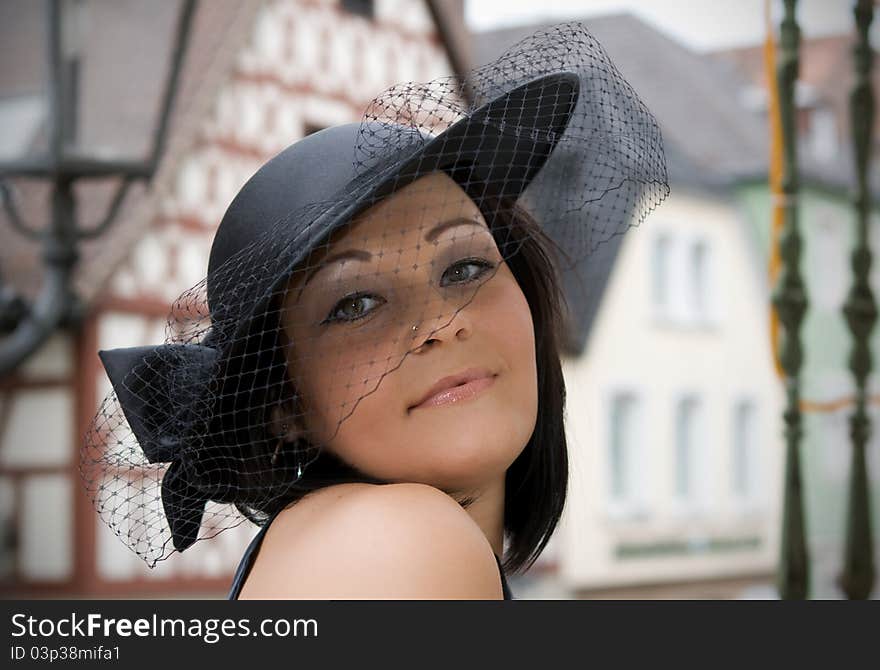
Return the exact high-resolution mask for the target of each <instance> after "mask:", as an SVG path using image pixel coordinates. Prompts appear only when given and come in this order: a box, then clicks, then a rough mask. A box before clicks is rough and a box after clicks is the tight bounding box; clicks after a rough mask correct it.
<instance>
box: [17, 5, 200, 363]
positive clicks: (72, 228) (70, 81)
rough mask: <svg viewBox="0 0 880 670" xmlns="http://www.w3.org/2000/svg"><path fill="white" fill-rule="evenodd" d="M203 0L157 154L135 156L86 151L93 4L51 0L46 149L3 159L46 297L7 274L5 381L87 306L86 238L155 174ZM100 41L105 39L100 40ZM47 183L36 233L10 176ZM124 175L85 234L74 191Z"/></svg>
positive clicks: (166, 108)
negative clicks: (78, 292) (85, 82)
mask: <svg viewBox="0 0 880 670" xmlns="http://www.w3.org/2000/svg"><path fill="white" fill-rule="evenodd" d="M196 1H197V0H182V1H181V2H180V4H179V8H178V13H177V16H176V27H175V34H174V39H173V42H172V47H171V48H172V50H171V54H170V58H169V65H168V72H167V77H166V79H165V81H164V86H163V91H162V94H161V103H160V106H159V111H158V120H157V122H156V124H155V128H154V131H153V132H154V135H153V138H152V142H151V147H150V150H149V151H148V152H147V153H146V155H145V156H143V157H141V158H136V159H129V158H125V157H120V156H110V157H108V156H106V155H102V153H103V154H106V152H102V151H98V150H94V151H89V149H88V147H86V148H83V146H81V145H82V142H81V141H80V139H79V138H78V137H77V132H78V127H79V125H80V119H79V115H80V107H81V105H80V99H79V98H80V86H79V83H80V66H81V60H80V53H81V51H82V50H83V49H84V48H85V46H86V42H85V34H84V33H85V26H86V23H87V19H88V17H87V10H89V9H94V8H91V7H88V6H87V3H86V0H47V2H46V23H47V32H46V34H47V41H48V45H47V46H48V48H47V55H48V59H47V61H48V78H47V79H48V80H47V93H48V96H47V98H48V99H47V111H48V113H47V116H46V137H47V140H48V141H47V147H46V151H44V152H41V153H40V154H39V155H37V156H34V157H27V158H16V159H14V160H8V161H5V160H0V200H2V206H3V208H4V210H5V212H6V216H7V218H8V220H9V222H10V224H11V226H12V227H13V229H15V230H16V231H18V232H19V233H21V234H23V235H25V236H27V237H29V238H31V239H34V240H38V241H39V242H40V243H41V245H42V252H43V253H42V259H43V266H44V273H43V284H42V287H41V289H40V294H39V295H38V297H37V298H36V300H35V301H34V302H33V304H30V305H28V304H27V303H25V301H24V300H23V299H22V298H21V297H20V296H18V295H16V294H15V293H14V292H13V291H12V290H11V287H9V286H4V285H3V284H2V275H0V338H2V339H0V377H3V376H5V375H7V374H9V373H10V372H12V371H13V370H15V369H16V368H17V367H18V366H19V365H20V364H21V363H22V362H23V361H24V360H25V359H26V358H27V357H29V356H30V355H32V354H33V353H34V352H36V351H37V350H38V349H39V348H40V346H41V345H42V344H43V343H44V342H45V341H46V340H47V339H48V338H49V336H50V335H52V333H53V332H55V330H56V329H58V328H59V327H61V326H64V325H66V324H69V323H75V322H76V321H77V319H78V317H79V312H80V311H81V306H80V304H79V301H78V300H77V297H76V296H75V294H74V292H73V288H72V275H73V270H74V267H75V266H76V263H77V261H78V258H79V252H78V246H79V243H80V242H81V241H82V240H85V239H91V238H95V237H98V236H99V235H101V234H102V233H104V232H105V231H106V229H107V228H108V227H109V226H110V225H111V224H112V223H113V222H114V221H115V220H116V218H117V214H118V213H119V210H120V206H121V205H122V203H123V201H124V200H125V196H126V194H127V192H128V190H129V187H130V186H131V185H132V183H134V182H135V181H139V180H141V181H149V180H150V179H151V178H152V176H153V175H154V174H155V171H156V167H157V165H158V162H159V159H160V158H161V155H162V152H163V149H164V147H165V142H166V138H167V131H168V120H169V116H170V112H171V109H172V107H173V103H174V98H175V95H176V93H177V89H178V83H179V78H180V71H181V66H182V64H183V60H184V55H185V52H186V47H187V43H188V38H189V34H190V27H191V25H192V19H193V15H194V13H195V8H196ZM98 39H101V37H100V36H98ZM14 177H26V178H37V179H45V180H47V181H48V182H49V183H50V184H51V188H52V196H51V198H52V200H51V213H50V219H49V222H48V225H45V226H42V227H40V228H35V227H33V226H31V225H29V224H28V223H27V222H25V221H24V220H23V218H22V216H21V215H20V212H19V208H18V207H17V205H16V202H15V197H14V194H13V191H12V188H11V186H10V184H9V182H8V180H9V179H10V178H14ZM107 177H115V178H118V179H119V180H120V181H119V184H118V186H117V188H116V192H115V194H114V196H113V198H112V199H111V201H110V204H109V206H108V208H107V211H106V213H105V215H104V217H103V218H102V220H101V221H100V222H99V223H98V224H97V225H95V226H93V227H91V228H89V229H84V228H82V227H80V225H79V224H78V219H77V207H76V206H77V198H76V194H75V193H74V190H73V186H74V184H75V183H76V182H77V181H78V180H82V179H101V178H107Z"/></svg>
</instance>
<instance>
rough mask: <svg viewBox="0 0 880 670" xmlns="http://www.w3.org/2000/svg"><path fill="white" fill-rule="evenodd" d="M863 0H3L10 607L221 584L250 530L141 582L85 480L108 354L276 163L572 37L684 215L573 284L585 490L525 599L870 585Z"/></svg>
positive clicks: (872, 204) (658, 222)
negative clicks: (236, 200) (562, 25)
mask: <svg viewBox="0 0 880 670" xmlns="http://www.w3.org/2000/svg"><path fill="white" fill-rule="evenodd" d="M856 7H857V5H856V3H855V2H852V1H849V0H801V1H800V2H798V3H793V2H785V3H783V2H782V0H770V1H767V2H765V0H741V1H740V2H730V3H719V2H714V1H712V0H687V1H685V0H640V1H638V2H636V1H635V0H632V1H624V0H617V1H614V0H580V1H571V2H563V1H558V2H550V1H545V2H541V3H534V2H528V1H527V0H504V1H503V2H498V1H495V0H483V1H479V0H467V1H464V0H372V1H370V0H249V1H247V2H240V1H238V0H211V1H210V2H207V1H202V2H197V3H196V2H188V1H186V0H160V1H158V2H146V1H145V0H112V1H111V0H57V1H52V0H50V1H47V2H44V1H42V0H0V185H2V190H0V196H2V203H3V210H2V212H0V592H2V594H3V595H4V596H5V597H12V596H17V597H96V596H98V597H122V598H129V597H223V596H225V594H226V591H227V589H228V587H229V584H230V581H231V577H232V573H233V571H234V569H235V567H236V565H237V563H238V561H239V559H240V557H241V554H242V552H243V550H244V548H245V546H246V545H247V543H248V542H249V540H250V538H251V537H252V536H253V535H254V534H255V532H256V530H257V529H256V527H254V526H251V525H249V524H245V525H242V526H239V527H237V528H235V529H233V530H229V531H226V532H224V533H223V534H221V535H220V536H218V537H217V538H215V539H213V540H209V541H205V542H199V543H197V544H196V545H194V546H193V547H192V548H190V549H189V550H187V551H186V552H185V553H183V554H175V555H173V556H172V558H170V559H169V560H167V561H164V562H163V563H160V564H159V566H158V567H157V568H156V569H154V570H149V569H147V568H146V567H145V565H144V564H143V562H142V561H141V559H139V558H138V557H137V556H136V555H135V554H133V553H132V552H131V551H130V550H129V549H128V548H127V547H126V546H125V545H124V544H123V543H122V542H120V541H119V540H118V539H117V538H116V537H115V536H114V535H113V534H112V532H111V531H109V530H108V529H107V528H106V527H105V526H104V525H103V523H102V522H100V521H99V520H98V517H97V514H96V512H95V510H94V508H93V507H92V505H91V503H90V501H89V500H88V499H87V498H86V496H85V494H84V492H83V491H82V487H81V483H80V478H79V472H78V454H77V452H78V449H79V446H80V444H81V436H82V435H83V433H84V432H85V430H86V428H87V426H88V423H89V421H90V419H91V418H92V416H93V415H94V413H95V411H96V410H97V407H98V404H99V403H100V401H101V399H102V398H103V397H104V396H105V395H106V394H107V393H108V392H109V390H110V387H109V382H108V381H107V379H106V376H105V375H104V372H103V368H102V367H101V365H100V362H99V360H98V357H97V354H96V352H97V351H98V350H99V349H110V348H114V347H123V346H135V345H141V344H150V343H158V342H162V341H164V340H165V335H166V334H165V323H166V318H167V317H168V315H169V311H170V309H171V308H172V303H173V301H174V299H175V298H177V296H178V295H179V294H180V293H182V292H183V291H184V290H186V289H187V288H189V287H191V286H193V285H195V284H196V283H197V282H198V281H199V280H200V279H201V278H202V277H203V276H204V274H205V270H206V268H207V259H208V253H209V250H210V245H211V240H212V237H213V233H214V230H215V228H216V225H217V224H218V223H219V221H220V218H221V217H222V214H223V212H224V211H225V209H226V207H227V205H228V204H229V202H230V201H231V200H232V198H233V196H234V195H235V193H236V192H237V191H238V189H239V188H240V187H241V185H242V184H243V183H244V182H245V181H246V180H247V179H248V177H250V175H251V174H253V172H254V171H255V170H256V169H257V168H258V167H259V166H260V165H261V164H262V163H263V162H264V161H265V160H266V159H268V158H269V157H271V156H272V155H273V154H275V153H276V152H278V151H280V150H281V149H283V148H284V147H286V146H288V145H289V144H291V143H292V142H294V141H295V140H297V139H299V138H301V137H303V136H305V135H307V134H309V133H312V132H315V131H317V130H320V129H321V128H324V127H327V126H331V125H336V124H340V123H346V122H351V121H358V120H360V118H361V114H362V112H363V111H364V109H365V108H366V106H367V105H368V103H369V102H370V100H371V99H372V98H373V97H374V96H375V95H377V94H378V93H379V92H380V91H381V90H383V89H384V88H386V87H388V86H390V85H392V84H394V83H397V82H400V81H406V80H416V81H427V80H430V79H433V78H436V77H442V76H449V75H456V74H462V73H464V72H466V71H467V70H468V69H470V68H471V67H474V66H477V65H480V64H483V63H485V62H487V61H490V60H492V59H494V58H496V57H498V56H499V55H500V54H501V53H503V51H504V50H505V49H506V48H507V47H509V46H512V45H513V44H514V43H515V42H517V41H518V40H519V39H521V38H522V37H525V36H526V35H528V34H530V33H531V32H533V31H534V30H536V29H538V28H540V27H543V26H547V25H551V24H553V23H558V22H562V21H565V20H569V19H581V20H583V21H584V22H585V24H586V26H587V28H588V29H589V30H590V32H592V33H593V34H594V35H595V37H596V38H597V39H598V40H599V42H600V43H601V44H602V45H603V46H604V48H605V49H606V51H607V52H608V54H609V55H610V57H611V59H612V61H613V62H614V63H615V64H616V66H617V67H618V69H619V70H620V71H621V73H622V74H623V76H624V77H625V78H626V79H627V80H628V81H629V82H630V83H631V84H632V86H633V87H634V88H635V90H636V91H637V92H638V94H639V95H640V96H641V97H642V98H643V100H644V101H645V103H646V104H647V106H648V107H649V108H650V109H651V111H652V112H653V113H654V114H655V115H656V117H657V119H658V121H659V123H660V126H661V128H662V132H663V136H664V141H665V146H666V152H667V160H668V167H669V175H670V184H671V190H672V195H671V196H670V198H669V199H668V200H667V201H666V202H665V203H664V204H663V205H662V206H661V207H660V208H658V209H657V210H656V211H655V212H653V213H652V214H651V215H649V217H648V219H647V220H646V221H645V223H644V224H642V226H641V227H639V228H637V229H635V230H633V231H631V232H630V233H629V234H628V235H626V236H623V237H619V238H615V240H614V242H613V243H608V244H606V245H604V246H602V247H600V249H599V250H598V251H597V252H595V253H594V255H593V256H592V257H591V258H590V259H589V263H588V264H587V265H586V267H584V268H583V270H582V272H583V275H584V277H585V278H586V281H585V282H584V284H583V285H576V284H574V283H571V284H570V285H569V286H568V287H567V298H568V301H569V303H570V305H571V306H572V313H573V317H574V318H573V319H571V323H570V324H569V325H568V327H567V328H568V329H567V333H566V350H565V359H564V370H565V375H566V380H567V385H568V415H567V429H568V439H569V445H570V452H571V469H572V474H571V489H570V495H569V498H568V502H567V506H566V511H565V514H564V517H563V520H562V523H561V526H560V527H559V529H558V530H557V532H556V534H555V535H554V536H553V539H552V540H551V542H550V544H549V545H548V547H547V549H546V551H545V552H544V553H543V555H542V556H541V558H540V560H539V561H538V562H537V563H536V564H535V565H534V566H533V567H532V569H531V570H530V571H529V572H528V573H527V574H525V575H516V576H513V577H512V578H511V579H510V584H511V588H512V590H513V592H514V594H515V596H516V597H518V598H523V599H528V598H565V599H569V598H573V599H577V598H724V599H727V598H740V599H748V598H779V597H804V596H806V597H811V598H823V599H836V598H846V597H860V598H864V597H874V598H876V597H877V596H878V595H880V588H878V586H877V584H876V582H877V581H878V580H875V579H874V577H873V572H874V570H875V568H874V566H875V565H876V556H877V555H878V553H880V552H878V549H880V540H878V538H880V522H878V520H880V433H878V431H876V430H873V431H872V430H870V429H869V428H868V427H869V426H870V425H873V424H876V423H877V421H878V420H880V411H878V406H880V387H878V384H877V377H876V375H874V374H871V373H870V369H869V367H870V366H869V363H868V358H867V357H866V356H865V353H866V352H874V353H875V354H876V352H878V351H880V349H878V344H880V333H878V332H877V331H876V329H872V328H871V326H872V323H873V319H874V318H875V317H874V313H875V311H876V307H875V306H874V303H873V294H874V293H876V291H877V290H878V289H880V263H874V264H873V265H872V266H870V267H869V266H868V264H867V263H865V262H861V263H856V264H855V266H854V267H855V268H856V269H857V270H858V272H854V269H853V266H851V262H850V258H851V255H852V254H853V253H854V252H857V257H858V258H861V259H865V258H869V257H870V253H871V252H872V251H873V249H875V248H877V246H876V245H877V244H880V238H878V237H877V236H878V233H880V230H878V224H880V217H878V207H880V200H878V194H880V179H878V173H877V170H876V169H873V166H872V165H871V162H872V159H873V158H875V157H876V156H877V153H878V146H880V144H878V134H877V133H876V132H873V131H874V129H875V128H876V126H877V125H878V121H877V119H876V117H875V116H874V115H873V108H872V105H871V104H870V100H871V94H870V91H871V88H872V87H873V90H874V92H875V93H876V92H877V91H880V67H877V66H872V62H871V61H872V59H871V57H870V56H871V53H872V52H871V51H870V50H869V49H868V47H867V45H868V43H870V44H876V43H877V37H878V35H880V29H878V24H880V19H878V20H874V21H873V23H872V22H871V13H872V12H871V10H872V8H873V2H871V1H870V0H869V1H867V2H866V1H863V0H862V1H860V2H858V10H859V11H858V12H855V11H854V9H856ZM792 19H794V21H792ZM783 25H785V27H784V28H781V26H783ZM768 27H769V29H768ZM796 30H799V35H800V40H796V39H794V37H795V35H796V32H795V31H796ZM794 59H797V60H796V61H795V60H794ZM786 63H788V67H789V72H790V73H792V74H793V73H795V72H796V73H797V81H796V82H795V80H794V77H793V76H791V77H788V78H784V80H785V81H786V82H787V83H786V84H784V85H782V86H779V87H777V86H776V83H777V71H778V68H779V67H780V66H782V70H783V71H784V70H785V66H786ZM792 64H796V65H795V67H796V68H797V69H791V66H792ZM771 84H772V85H771ZM866 101H867V102H866ZM795 177H797V178H796V179H795ZM795 194H797V197H794V196H795ZM796 235H799V238H796ZM804 295H805V296H806V300H807V302H806V304H805V305H804V303H803V301H802V297H803V296H804ZM773 296H776V300H775V304H777V305H778V306H779V309H778V313H779V317H778V318H777V316H776V315H775V313H774V309H773V304H774V300H773V299H772V298H773ZM846 305H849V307H848V309H847V310H846V311H845V310H844V307H845V306H846ZM800 312H802V321H801V322H800V323H799V324H798V327H797V328H795V325H794V324H795V322H796V321H798V318H799V316H801V314H800ZM846 314H849V318H847V316H846ZM781 332H784V333H787V334H788V335H789V337H787V338H784V337H780V333H781ZM795 332H796V334H797V337H795V335H794V333H795ZM796 345H799V347H797V346H796ZM853 351H855V352H856V355H855V356H851V353H852V352H853ZM777 352H781V355H777ZM800 361H802V363H801V364H800V365H799V364H798V363H799V362H800ZM860 407H863V408H864V411H863V412H860V413H856V412H857V409H859V408H860ZM854 415H855V416H856V419H855V420H854V421H853V419H852V417H853V416H854ZM785 417H787V418H788V423H789V426H790V430H789V431H788V432H786V430H785V429H786V420H785ZM841 576H843V577H844V578H843V579H841Z"/></svg>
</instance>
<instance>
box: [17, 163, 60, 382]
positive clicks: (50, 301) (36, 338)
mask: <svg viewBox="0 0 880 670" xmlns="http://www.w3.org/2000/svg"><path fill="white" fill-rule="evenodd" d="M74 208H75V202H74V199H73V194H72V187H71V182H70V181H67V180H64V181H61V182H58V183H56V184H55V189H54V191H53V193H52V225H51V226H50V227H49V229H48V230H47V231H46V233H45V237H44V244H45V252H44V260H45V263H46V272H45V274H44V277H45V279H44V282H43V287H42V289H41V290H40V295H39V296H38V297H37V300H36V302H35V303H34V305H33V307H32V308H31V309H30V310H28V313H27V315H26V316H25V317H24V318H23V319H22V320H21V321H20V322H19V323H18V325H17V326H16V328H15V330H13V331H12V333H10V334H9V335H8V336H6V337H4V338H3V339H2V340H0V378H2V377H4V376H5V375H7V374H9V373H10V372H12V371H13V370H14V369H15V368H17V367H18V366H19V365H20V364H21V363H23V362H24V360H25V359H27V358H28V357H29V356H30V355H31V354H33V353H34V352H35V351H37V349H39V348H40V346H42V344H43V343H44V342H45V341H46V340H47V339H49V336H50V335H52V333H53V332H55V330H56V329H57V328H58V326H59V325H60V324H61V323H62V322H63V321H64V320H65V319H66V318H67V317H69V316H70V315H71V314H72V313H73V311H74V310H73V308H74V306H75V304H76V299H75V296H74V295H73V293H72V292H71V288H70V286H71V275H72V273H73V267H74V265H76V261H77V252H76V245H75V236H76V228H75V225H74V217H75V209H74Z"/></svg>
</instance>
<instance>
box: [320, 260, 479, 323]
mask: <svg viewBox="0 0 880 670" xmlns="http://www.w3.org/2000/svg"><path fill="white" fill-rule="evenodd" d="M466 265H478V266H480V267H481V268H482V269H481V270H480V271H479V272H478V273H477V274H475V275H473V276H472V277H469V278H468V279H465V280H463V281H457V282H453V283H454V284H456V285H461V284H469V283H471V282H473V281H476V280H477V279H479V278H480V277H482V276H483V275H484V274H486V272H488V271H489V270H491V269H494V268H495V264H494V263H491V262H490V261H487V260H486V259H484V258H464V259H462V260H460V261H457V262H455V263H453V264H452V265H450V266H449V267H448V268H446V272H448V271H449V270H450V269H452V268H458V267H462V266H466ZM446 272H444V273H443V276H446ZM441 279H442V278H441ZM373 297H377V296H374V295H373V294H372V293H368V292H366V291H358V292H356V293H352V294H350V295H347V296H345V297H344V298H343V299H342V300H340V301H339V302H337V303H336V304H335V305H333V308H332V309H331V310H330V314H328V315H327V318H325V319H324V320H323V321H321V325H325V324H332V323H337V322H339V323H352V322H354V321H359V320H361V319H363V318H365V317H367V316H369V315H370V314H371V313H372V312H373V311H374V310H369V311H368V312H364V313H363V314H362V315H361V316H356V317H353V318H346V317H338V316H336V314H337V312H338V311H339V310H340V308H341V306H342V305H344V304H346V303H349V302H351V301H357V300H360V299H362V298H373ZM379 300H381V301H382V303H383V304H384V302H385V300H384V298H379Z"/></svg>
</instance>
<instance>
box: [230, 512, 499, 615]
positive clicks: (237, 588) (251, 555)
mask: <svg viewBox="0 0 880 670" xmlns="http://www.w3.org/2000/svg"><path fill="white" fill-rule="evenodd" d="M279 511H280V510H279ZM276 516H278V512H275V513H274V514H273V515H271V516H270V517H269V518H268V519H266V523H264V524H263V527H262V528H260V531H259V532H258V533H257V534H256V535H255V536H254V539H252V540H251V543H250V544H249V545H248V547H247V549H245V552H244V555H243V556H242V557H241V561H240V562H239V564H238V568H237V569H236V571H235V576H234V577H233V578H232V586H231V587H230V588H229V594H228V595H227V596H226V599H227V600H238V596H239V594H240V593H241V589H242V587H243V586H244V583H245V580H247V578H248V575H249V574H250V572H251V568H252V567H253V565H254V561H255V560H256V558H257V553H258V552H259V550H260V544H262V542H263V537H264V536H265V535H266V531H267V530H269V524H271V523H272V521H274V520H275V517H276ZM492 555H493V556H494V557H495V563H497V564H498V574H500V575H501V592H502V593H503V594H504V600H515V598H514V597H513V594H512V593H511V592H510V586H509V585H508V584H507V579H506V578H505V577H504V570H503V569H502V568H501V560H500V559H499V558H498V554H496V553H495V552H492Z"/></svg>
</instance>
